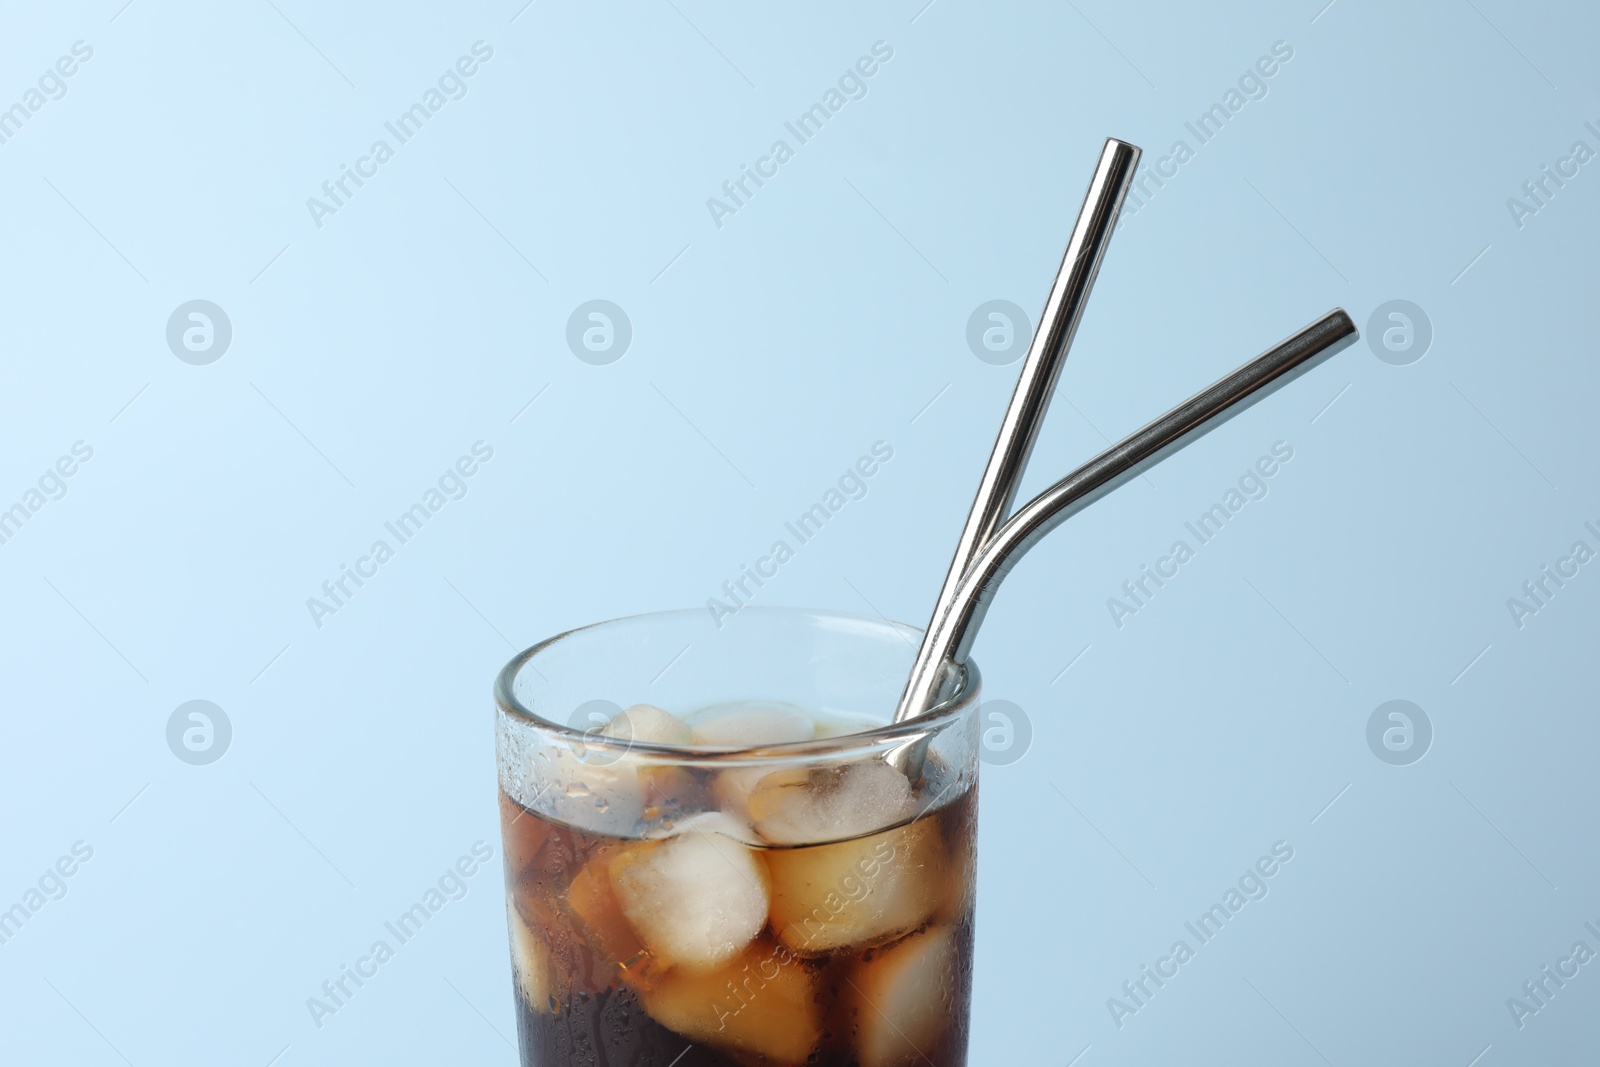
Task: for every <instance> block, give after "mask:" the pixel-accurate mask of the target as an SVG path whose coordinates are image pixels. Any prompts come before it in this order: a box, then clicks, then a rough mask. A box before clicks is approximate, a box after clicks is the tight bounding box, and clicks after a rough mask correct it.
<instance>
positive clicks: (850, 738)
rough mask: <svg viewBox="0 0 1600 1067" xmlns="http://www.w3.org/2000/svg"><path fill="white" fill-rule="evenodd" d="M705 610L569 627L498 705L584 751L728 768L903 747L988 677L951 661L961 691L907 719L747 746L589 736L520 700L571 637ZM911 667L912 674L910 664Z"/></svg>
mask: <svg viewBox="0 0 1600 1067" xmlns="http://www.w3.org/2000/svg"><path fill="white" fill-rule="evenodd" d="M704 610H705V609H704V608H672V609H668V610H666V611H647V612H639V613H637V614H634V615H622V616H619V617H617V618H614V619H604V620H601V621H600V622H592V623H588V624H586V625H584V626H575V627H573V628H572V629H570V630H563V631H562V632H561V633H558V634H555V635H553V636H551V637H547V638H545V639H544V640H543V641H540V642H538V643H537V644H534V645H531V646H530V647H528V648H525V649H523V650H522V651H521V652H518V653H517V654H516V655H515V656H513V657H512V658H511V660H510V661H509V662H508V663H506V665H505V666H504V667H502V668H501V669H500V672H499V673H498V674H497V675H496V676H495V680H494V699H495V705H496V707H497V708H498V710H499V711H500V712H501V713H502V714H505V715H509V716H511V717H512V718H513V719H517V720H520V721H521V722H523V723H525V724H526V725H528V726H530V727H532V728H534V729H535V730H538V731H540V732H541V733H543V734H546V735H549V736H553V737H556V738H560V739H562V740H564V741H566V742H567V743H569V744H580V745H581V746H582V750H583V751H588V752H601V753H609V754H613V755H616V756H618V757H621V756H626V755H633V756H646V757H656V758H659V759H661V760H663V761H670V762H672V763H675V764H695V763H717V764H722V765H726V764H728V763H729V762H738V763H746V762H749V763H766V762H768V761H773V762H776V761H782V760H794V759H796V758H797V757H806V756H819V755H838V754H841V753H847V752H850V751H852V750H855V749H861V748H878V747H884V746H886V745H888V744H891V743H899V744H902V745H903V744H905V743H908V742H913V741H919V740H922V739H924V738H928V737H933V736H936V735H938V734H939V733H940V732H941V731H943V730H944V729H945V728H946V727H947V726H949V725H950V724H951V723H952V722H954V721H955V720H957V719H959V718H960V717H961V716H962V715H964V714H966V713H967V712H968V711H970V710H971V709H972V708H973V707H974V706H975V701H974V697H975V696H976V694H977V693H978V691H979V687H980V685H981V684H982V675H981V674H980V673H979V671H978V666H977V664H976V663H974V662H973V661H972V660H971V659H968V660H967V661H966V662H965V663H959V664H958V663H952V662H950V661H946V666H947V668H948V669H950V670H952V671H954V672H955V674H956V678H957V679H958V681H957V684H956V689H955V692H954V693H952V694H951V695H950V696H949V697H947V698H945V699H944V700H941V701H940V702H939V703H937V704H935V705H934V706H933V707H932V708H930V709H929V710H928V711H926V712H924V713H923V714H921V715H918V716H916V717H915V718H911V719H907V720H906V721H904V722H898V723H895V722H891V723H888V724H886V725H884V726H877V727H874V728H873V729H871V730H863V731H861V732H859V733H853V734H841V735H839V736H837V737H827V738H813V739H811V740H808V741H784V742H775V743H773V744H765V745H751V746H745V747H740V746H727V745H722V746H715V745H673V744H661V743H656V742H646V741H635V740H632V739H630V738H612V737H606V736H604V735H602V734H599V733H590V732H587V731H584V730H580V729H578V728H576V727H574V726H569V725H567V724H566V723H561V722H556V721H554V720H552V719H547V718H545V717H544V716H542V715H540V714H539V713H537V712H535V711H534V710H532V709H531V708H529V707H527V706H525V705H524V704H523V703H522V701H520V700H518V699H517V696H516V693H515V683H516V679H517V676H518V675H519V674H521V672H522V668H523V667H525V666H527V665H528V664H529V663H530V662H531V661H532V660H533V659H534V658H535V657H536V656H538V655H539V654H540V653H541V652H545V651H547V650H549V649H551V648H553V647H555V646H556V645H557V644H559V643H560V642H562V641H565V640H567V639H568V638H571V637H575V636H577V635H579V634H583V633H587V632H588V631H590V630H598V629H600V628H602V627H611V626H616V625H619V624H622V623H638V622H647V621H650V620H665V619H671V618H683V617H686V616H689V615H697V614H699V613H701V612H703V611H704ZM745 612H750V613H752V614H757V615H788V616H793V617H811V618H815V619H846V620H850V621H852V622H865V623H870V624H872V625H874V626H878V627H882V628H885V629H887V630H893V631H899V632H901V633H903V634H906V635H913V636H914V637H916V638H920V637H921V635H922V634H923V630H922V629H921V628H920V627H916V626H912V625H910V624H909V623H903V622H895V621H894V620H892V619H887V618H884V617H883V616H880V615H868V614H865V613H863V612H851V611H832V610H828V609H823V608H797V607H780V606H773V605H761V606H758V605H754V604H750V605H746V606H745V607H744V608H741V609H740V614H744V613H745ZM907 669H908V671H909V664H908V665H907Z"/></svg>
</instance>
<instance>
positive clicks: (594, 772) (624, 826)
mask: <svg viewBox="0 0 1600 1067" xmlns="http://www.w3.org/2000/svg"><path fill="white" fill-rule="evenodd" d="M597 732H598V733H599V734H600V735H602V736H604V737H606V738H608V739H616V740H621V741H628V742H632V741H640V742H645V743H649V744H675V745H687V744H690V743H692V742H693V740H694V737H693V734H692V732H691V731H690V729H689V727H688V725H687V724H685V723H684V722H683V720H681V719H679V718H677V717H676V716H674V715H672V714H670V713H668V712H665V711H662V710H661V709H660V708H658V707H655V706H653V705H650V704H635V705H633V706H632V707H630V708H627V709H625V710H623V711H620V712H618V713H617V714H616V715H614V716H613V717H612V718H611V719H610V720H609V721H608V722H607V723H606V724H605V725H603V726H601V727H600V729H599V730H598V731H597ZM547 772H548V773H547V785H546V786H545V791H546V794H547V796H548V799H545V800H544V801H543V805H542V806H543V810H547V811H549V812H551V813H552V814H553V815H555V816H556V818H558V819H559V820H561V821H562V822H566V823H570V824H572V825H574V826H578V827H581V828H583V829H585V830H591V831H594V832H597V833H605V834H614V835H626V834H629V832H630V831H631V830H632V829H633V828H634V827H635V826H636V825H637V824H638V823H639V822H640V821H641V820H649V819H652V818H654V817H655V816H656V815H657V814H658V813H659V810H660V809H661V808H662V807H663V806H665V807H667V808H669V809H670V807H671V805H670V804H666V803H665V802H666V800H667V799H671V800H673V801H674V802H676V803H678V804H683V803H685V802H687V800H688V799H689V798H690V797H691V795H692V793H693V791H694V789H695V785H694V782H693V780H692V779H691V777H690V776H689V775H688V773H687V772H686V771H684V770H683V769H682V768H679V767H661V766H652V765H651V764H650V762H649V761H648V760H646V759H645V758H643V757H642V756H641V755H639V754H636V753H634V752H632V751H631V750H627V749H624V750H622V751H613V750H608V749H602V748H600V747H598V746H595V747H588V746H585V745H583V744H582V743H581V742H579V743H577V744H576V745H575V746H574V748H572V749H564V748H553V749H551V750H550V752H549V763H548V766H547Z"/></svg>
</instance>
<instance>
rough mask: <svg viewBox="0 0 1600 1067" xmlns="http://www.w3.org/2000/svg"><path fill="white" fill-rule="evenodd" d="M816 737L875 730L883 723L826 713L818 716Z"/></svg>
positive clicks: (842, 735)
mask: <svg viewBox="0 0 1600 1067" xmlns="http://www.w3.org/2000/svg"><path fill="white" fill-rule="evenodd" d="M816 723H817V737H818V739H821V738H824V737H848V736H849V735H851V734H864V733H866V732H867V731H868V730H876V729H877V728H878V727H880V726H883V725H885V724H884V723H881V722H877V721H875V720H873V719H864V718H860V717H858V716H840V715H827V716H818V717H817V720H816Z"/></svg>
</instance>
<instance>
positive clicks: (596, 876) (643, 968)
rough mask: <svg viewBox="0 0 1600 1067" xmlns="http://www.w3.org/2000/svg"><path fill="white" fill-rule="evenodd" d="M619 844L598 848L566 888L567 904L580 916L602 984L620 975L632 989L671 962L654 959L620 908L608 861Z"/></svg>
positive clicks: (617, 850)
mask: <svg viewBox="0 0 1600 1067" xmlns="http://www.w3.org/2000/svg"><path fill="white" fill-rule="evenodd" d="M620 851H621V849H620V848H606V849H602V850H601V851H599V852H597V853H596V854H595V855H594V856H593V857H592V858H591V859H590V860H589V862H588V863H587V864H585V865H584V868H583V870H581V871H579V872H578V875H577V877H575V878H573V880H572V884H571V885H570V886H569V887H568V888H567V906H568V908H570V909H571V910H572V913H573V914H574V915H576V916H577V917H578V918H579V919H580V920H582V922H583V925H584V927H585V928H586V930H587V932H588V937H587V939H586V941H587V943H588V945H589V946H590V948H591V950H592V953H593V955H594V956H595V957H596V962H597V964H598V967H597V968H596V969H597V970H599V971H600V973H599V974H598V975H596V977H597V978H598V979H599V984H600V985H601V986H604V985H607V984H609V983H610V982H611V981H612V980H613V979H614V978H616V977H619V976H620V977H621V978H622V979H623V981H625V982H627V983H628V984H629V985H630V986H633V987H634V988H635V989H641V988H645V987H647V986H648V985H649V984H650V983H651V982H652V981H654V980H655V979H656V978H657V977H659V976H660V975H661V973H662V972H664V971H665V970H666V969H667V967H668V966H670V964H668V963H665V962H663V961H662V960H659V959H657V958H656V957H655V956H654V955H653V954H652V953H651V952H650V951H649V950H648V949H647V948H646V947H645V944H644V942H643V941H641V940H640V939H639V935H638V934H637V933H635V932H634V929H633V926H632V924H631V923H629V922H628V918H627V916H626V915H624V914H623V912H622V904H621V902H620V901H618V900H617V894H616V891H615V890H614V889H613V888H612V885H611V861H612V860H613V859H615V858H616V857H617V855H618V853H619V852H620Z"/></svg>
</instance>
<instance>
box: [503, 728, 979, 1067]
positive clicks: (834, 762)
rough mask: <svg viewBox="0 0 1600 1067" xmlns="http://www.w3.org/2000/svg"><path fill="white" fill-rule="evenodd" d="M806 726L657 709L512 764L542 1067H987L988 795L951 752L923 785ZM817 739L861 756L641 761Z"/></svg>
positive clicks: (507, 783) (531, 1024)
mask: <svg viewBox="0 0 1600 1067" xmlns="http://www.w3.org/2000/svg"><path fill="white" fill-rule="evenodd" d="M775 715H776V716H777V717H775ZM807 718H808V721H807V722H806V723H805V724H804V725H803V726H801V725H799V721H798V718H797V715H796V712H795V709H777V711H776V712H774V709H773V708H771V707H767V708H756V709H754V710H750V709H738V708H734V709H731V710H730V709H726V708H723V709H714V710H713V712H712V713H711V714H705V713H702V714H699V715H693V714H691V715H686V716H684V717H683V718H681V719H680V718H679V717H677V716H674V715H670V714H669V713H667V712H664V711H662V710H661V709H658V708H652V707H649V706H645V705H640V706H636V707H635V708H630V709H629V710H628V712H625V713H624V714H623V716H622V717H620V718H619V720H618V721H617V722H616V723H608V724H606V725H605V726H604V727H602V728H601V729H600V730H598V731H596V732H595V733H594V734H592V735H591V736H594V737H596V738H597V739H599V740H600V741H601V742H602V743H603V744H604V745H606V746H609V747H607V748H604V749H603V750H602V749H600V748H597V747H594V746H591V747H590V749H589V750H585V749H584V746H582V745H581V744H579V745H577V746H575V748H574V749H573V750H572V751H558V752H557V753H556V754H555V755H554V756H553V757H552V756H551V755H550V754H549V753H541V754H540V756H539V760H540V761H541V762H542V766H541V767H539V768H538V770H537V773H528V774H523V775H511V776H508V775H507V774H506V773H505V767H504V766H503V767H502V791H501V793H500V808H501V817H502V827H503V831H504V839H505V850H504V854H505V861H506V878H507V911H508V915H507V918H508V921H509V925H510V931H511V946H512V958H513V968H514V972H515V978H516V1000H517V1020H518V1032H519V1037H520V1041H521V1049H522V1064H523V1067H558V1065H559V1067H579V1065H581V1067H798V1065H801V1064H805V1065H808V1067H912V1065H920V1067H962V1065H964V1064H966V1062H967V1029H968V1022H967V1018H968V1001H969V997H970V987H971V978H972V941H973V907H974V900H975V881H974V866H975V864H974V861H975V854H976V851H975V850H976V829H977V827H976V816H977V809H976V800H977V795H976V794H977V790H976V782H975V775H973V774H971V773H968V771H967V769H966V768H960V767H956V766H954V765H953V764H952V763H951V762H950V761H948V760H946V759H942V758H941V757H940V756H939V755H938V753H934V754H933V755H932V756H931V757H930V758H929V760H928V762H927V765H926V767H925V770H924V773H923V776H922V778H921V779H920V780H919V781H918V782H917V783H915V784H914V785H913V784H912V783H910V782H908V781H907V780H906V779H905V777H904V775H903V774H902V773H901V772H900V771H899V770H897V769H896V768H895V766H894V765H893V764H892V763H891V762H889V761H886V760H884V759H881V758H877V756H875V755H872V754H866V755H863V753H862V752H861V751H860V750H855V751H851V741H850V735H849V734H848V733H846V732H841V731H845V730H848V729H849V728H850V727H849V725H848V724H842V723H840V722H837V721H830V720H829V719H828V718H827V717H826V716H822V715H820V714H808V716H807ZM624 720H626V721H624ZM780 720H781V721H780ZM861 725H870V724H861ZM796 730H798V731H799V732H800V733H801V734H803V735H804V736H806V737H812V738H831V742H830V743H831V744H837V745H838V746H839V751H840V752H843V753H846V754H845V755H834V754H831V753H830V752H829V751H827V750H826V749H827V746H824V750H823V751H820V752H819V751H815V750H809V751H807V752H805V753H804V754H803V755H801V756H797V757H795V758H794V759H790V760H784V759H776V758H770V757H769V758H765V759H762V760H748V759H741V758H740V757H739V756H738V755H737V754H736V753H730V754H729V755H728V756H727V757H726V758H725V759H719V758H704V757H702V758H695V759H685V760H681V761H679V760H674V759H673V758H672V757H671V756H669V755H664V754H662V752H660V751H650V752H642V753H641V752H640V751H637V750H638V749H646V748H649V747H650V746H651V745H653V744H663V743H676V744H682V743H684V742H685V741H687V742H690V743H701V744H703V743H704V742H705V739H706V738H708V737H709V738H712V739H713V740H717V741H720V742H722V743H723V744H724V745H736V744H757V743H771V742H772V740H773V737H774V735H775V734H776V735H777V737H778V739H779V740H780V741H781V740H784V739H788V740H790V741H793V740H796V739H798V737H797V734H796V732H795V731H796ZM641 739H642V740H643V742H644V743H643V744H637V742H639V741H640V740H641ZM630 744H632V745H633V750H630V748H629V745H630ZM503 763H504V759H503Z"/></svg>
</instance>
